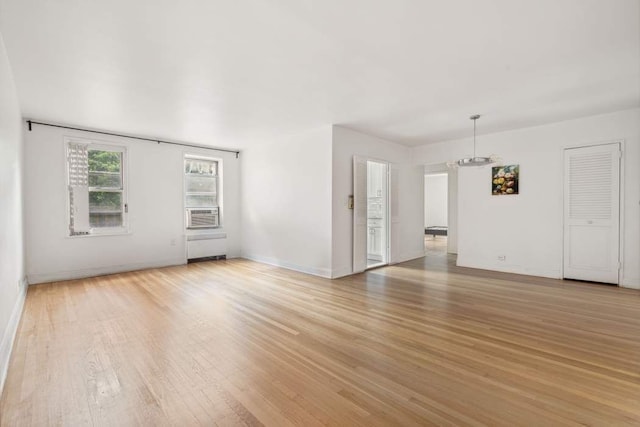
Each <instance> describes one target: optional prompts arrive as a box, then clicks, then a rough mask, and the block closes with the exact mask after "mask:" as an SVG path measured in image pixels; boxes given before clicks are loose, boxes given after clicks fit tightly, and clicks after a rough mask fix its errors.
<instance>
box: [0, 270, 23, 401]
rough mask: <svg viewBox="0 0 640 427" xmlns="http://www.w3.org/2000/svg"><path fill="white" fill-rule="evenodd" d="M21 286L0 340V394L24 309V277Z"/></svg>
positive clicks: (0, 393)
mask: <svg viewBox="0 0 640 427" xmlns="http://www.w3.org/2000/svg"><path fill="white" fill-rule="evenodd" d="M20 283H21V286H20V291H19V292H18V298H17V299H16V302H15V304H14V306H13V311H12V312H11V316H10V317H9V323H8V324H7V328H6V329H5V330H4V331H3V334H2V341H0V395H2V390H3V389H4V383H5V381H6V379H7V372H8V369H9V360H10V359H11V352H12V350H13V344H14V342H15V339H16V335H17V333H18V326H19V325H20V319H21V318H22V312H23V309H24V302H25V299H26V296H27V286H25V284H26V278H22V279H21V280H20Z"/></svg>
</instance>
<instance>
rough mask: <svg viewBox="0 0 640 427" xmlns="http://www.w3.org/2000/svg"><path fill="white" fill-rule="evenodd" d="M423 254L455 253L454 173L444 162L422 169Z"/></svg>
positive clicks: (456, 251)
mask: <svg viewBox="0 0 640 427" xmlns="http://www.w3.org/2000/svg"><path fill="white" fill-rule="evenodd" d="M424 244H425V255H427V256H428V255H443V256H445V255H447V254H457V253H458V170H457V169H454V168H450V167H449V166H448V165H447V164H446V163H437V164H431V165H426V166H425V167H424Z"/></svg>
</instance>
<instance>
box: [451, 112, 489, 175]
mask: <svg viewBox="0 0 640 427" xmlns="http://www.w3.org/2000/svg"><path fill="white" fill-rule="evenodd" d="M479 118H480V114H474V115H473V116H471V117H469V119H471V120H473V157H465V158H462V159H460V160H458V161H457V162H456V163H455V165H456V166H460V167H461V166H465V167H466V166H486V165H490V164H492V163H495V159H494V158H493V157H478V156H476V121H477V120H478V119H479Z"/></svg>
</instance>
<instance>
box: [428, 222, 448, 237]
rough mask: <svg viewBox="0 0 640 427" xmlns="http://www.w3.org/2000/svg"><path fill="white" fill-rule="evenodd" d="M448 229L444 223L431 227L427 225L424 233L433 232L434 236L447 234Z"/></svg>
mask: <svg viewBox="0 0 640 427" xmlns="http://www.w3.org/2000/svg"><path fill="white" fill-rule="evenodd" d="M448 229H449V227H445V226H442V225H433V226H431V227H425V228H424V234H431V235H432V236H433V237H436V236H446V235H447V230H448Z"/></svg>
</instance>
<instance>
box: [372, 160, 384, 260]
mask: <svg viewBox="0 0 640 427" xmlns="http://www.w3.org/2000/svg"><path fill="white" fill-rule="evenodd" d="M387 172H388V164H387V163H381V162H376V161H372V160H368V161H367V268H372V267H378V266H381V265H386V264H388V263H389V260H388V252H389V251H388V250H387V248H388V246H389V245H388V244H387V240H388V235H389V233H388V228H387V223H388V203H387V194H388V190H387V185H388V179H387V176H388V174H387Z"/></svg>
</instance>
